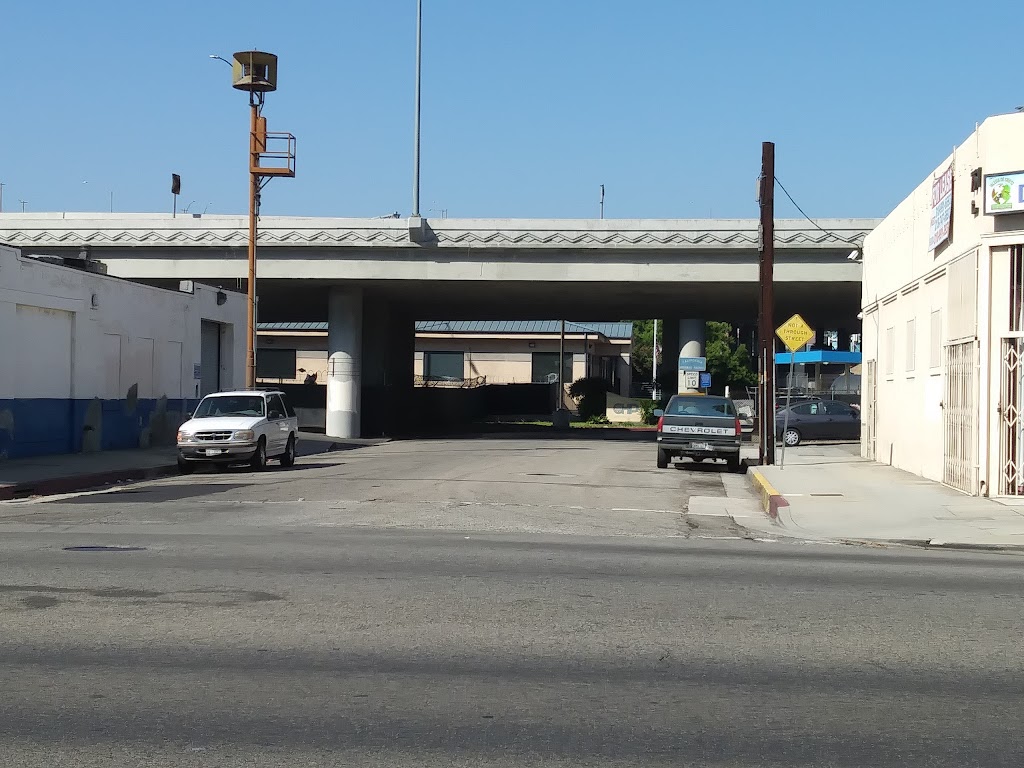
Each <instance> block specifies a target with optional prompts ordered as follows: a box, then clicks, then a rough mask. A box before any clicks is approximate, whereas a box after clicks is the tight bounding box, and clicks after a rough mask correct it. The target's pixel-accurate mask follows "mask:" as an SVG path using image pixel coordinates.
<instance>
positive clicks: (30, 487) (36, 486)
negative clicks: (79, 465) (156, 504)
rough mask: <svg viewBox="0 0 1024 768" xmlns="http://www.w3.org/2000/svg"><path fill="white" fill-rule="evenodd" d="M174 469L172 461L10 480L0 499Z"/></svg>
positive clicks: (158, 474)
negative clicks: (61, 475) (37, 478)
mask: <svg viewBox="0 0 1024 768" xmlns="http://www.w3.org/2000/svg"><path fill="white" fill-rule="evenodd" d="M177 471H178V466H177V465H176V464H167V465H164V466H159V467H136V468H133V469H112V470H108V471H106V472H93V473H91V474H88V475H69V476H67V477H50V478H46V479H45V480H38V481H36V482H28V483H13V484H11V485H2V486H0V501H10V500H12V499H24V498H28V497H30V496H53V495H56V494H58V493H71V492H73V491H82V490H86V489H89V488H98V487H100V486H103V485H110V484H111V483H116V482H120V481H124V480H136V481H137V480H155V479H156V478H158V477H166V476H167V475H173V474H175V473H176V472H177Z"/></svg>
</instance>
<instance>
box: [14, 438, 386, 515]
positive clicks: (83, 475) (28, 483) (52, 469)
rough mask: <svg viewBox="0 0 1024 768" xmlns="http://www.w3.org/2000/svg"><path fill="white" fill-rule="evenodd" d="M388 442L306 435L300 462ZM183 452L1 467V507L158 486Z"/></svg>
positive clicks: (104, 454)
mask: <svg viewBox="0 0 1024 768" xmlns="http://www.w3.org/2000/svg"><path fill="white" fill-rule="evenodd" d="M381 442H386V441H385V440H381V439H351V440H339V439H336V438H333V437H327V436H326V435H322V434H316V433H312V432H300V433H299V443H298V447H299V450H298V455H299V457H300V458H301V457H303V456H310V455H314V454H317V453H326V452H329V451H337V450H346V449H351V448H360V447H363V446H367V445H377V444H379V443H381ZM177 472H178V464H177V449H176V448H174V447H169V448H168V447H163V448H148V449H139V450H134V451H100V452H98V453H63V454H57V455H55V456H37V457H35V458H31V459H10V460H8V461H0V501H9V500H11V499H20V498H27V497H29V496H50V495H53V494H57V493H71V492H72V491H81V490H85V489H87V488H97V487H99V486H102V485H108V484H110V483H116V482H120V481H125V480H152V479H154V478H158V477H165V476H167V475H173V474H177Z"/></svg>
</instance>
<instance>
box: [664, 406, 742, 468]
mask: <svg viewBox="0 0 1024 768" xmlns="http://www.w3.org/2000/svg"><path fill="white" fill-rule="evenodd" d="M654 413H655V415H656V416H658V468H659V469H665V468H666V467H667V466H668V465H669V462H670V461H671V460H672V459H673V458H674V457H687V458H691V459H693V460H694V461H703V460H704V459H724V460H725V461H726V462H727V463H728V465H729V469H731V470H733V471H737V470H739V468H740V466H741V465H740V443H741V442H742V440H743V427H742V425H741V424H740V418H739V415H738V414H737V413H736V405H735V404H734V403H733V401H732V399H731V398H728V397H717V396H713V395H675V396H674V397H673V398H672V399H671V400H669V401H668V405H666V406H665V410H664V411H662V410H660V409H659V410H657V411H655V412H654Z"/></svg>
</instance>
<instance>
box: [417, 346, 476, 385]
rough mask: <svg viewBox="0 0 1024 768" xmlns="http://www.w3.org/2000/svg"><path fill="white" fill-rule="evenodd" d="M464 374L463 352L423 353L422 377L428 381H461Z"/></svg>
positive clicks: (464, 359)
mask: <svg viewBox="0 0 1024 768" xmlns="http://www.w3.org/2000/svg"><path fill="white" fill-rule="evenodd" d="M465 376H466V354H465V353H464V352H424V353H423V378H425V379H427V380H429V381H462V380H463V379H464V378H465Z"/></svg>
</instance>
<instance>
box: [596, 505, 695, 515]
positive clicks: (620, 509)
mask: <svg viewBox="0 0 1024 768" xmlns="http://www.w3.org/2000/svg"><path fill="white" fill-rule="evenodd" d="M612 512H654V513H657V514H662V515H681V514H683V513H682V512H680V511H679V510H676V509H633V508H632V507H614V508H612Z"/></svg>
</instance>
